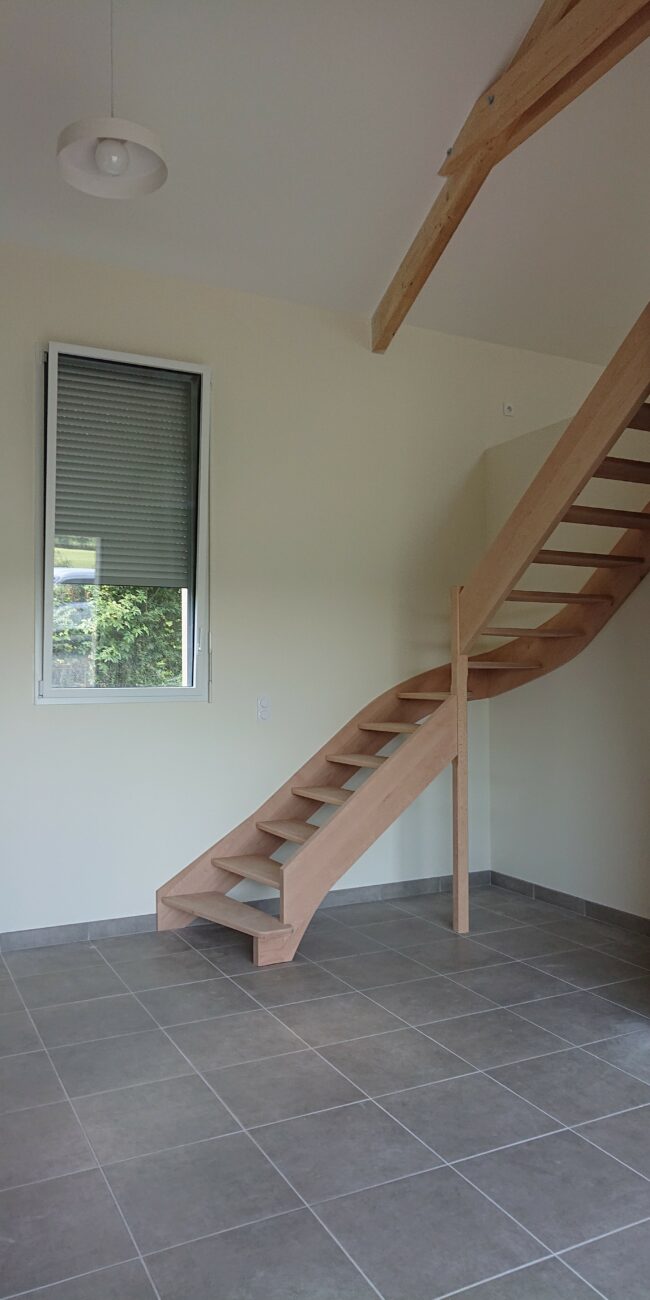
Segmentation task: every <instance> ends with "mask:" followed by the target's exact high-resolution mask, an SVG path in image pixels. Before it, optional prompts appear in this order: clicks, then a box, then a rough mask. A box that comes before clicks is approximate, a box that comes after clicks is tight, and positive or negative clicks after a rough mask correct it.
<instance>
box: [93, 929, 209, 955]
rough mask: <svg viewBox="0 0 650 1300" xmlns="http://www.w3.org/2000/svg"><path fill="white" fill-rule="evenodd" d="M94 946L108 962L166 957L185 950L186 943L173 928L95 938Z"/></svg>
mask: <svg viewBox="0 0 650 1300" xmlns="http://www.w3.org/2000/svg"><path fill="white" fill-rule="evenodd" d="M95 947H96V948H97V950H98V951H99V952H100V953H101V954H102V956H104V957H105V958H106V959H107V961H110V962H114V961H115V962H122V961H139V960H141V959H142V958H144V957H168V956H170V955H171V954H173V953H183V952H187V945H186V944H185V943H184V941H183V940H182V939H179V937H178V935H176V934H174V932H173V930H162V931H160V933H156V932H154V933H153V934H152V933H147V934H123V935H117V936H116V937H115V938H114V939H96V940H95Z"/></svg>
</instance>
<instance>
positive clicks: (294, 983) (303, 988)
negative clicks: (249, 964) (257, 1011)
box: [235, 957, 367, 1007]
mask: <svg viewBox="0 0 650 1300" xmlns="http://www.w3.org/2000/svg"><path fill="white" fill-rule="evenodd" d="M351 960H352V961H361V960H364V959H363V958H360V957H353V958H351ZM365 960H367V959H365ZM344 961H347V958H344ZM343 978H345V977H343ZM235 982H236V983H237V984H238V985H239V987H240V988H241V989H243V990H244V992H245V993H249V994H250V996H251V997H252V998H255V1000H256V1001H257V1002H261V1004H262V1006H265V1007H281V1006H284V1005H286V1004H287V1003H288V1002H302V1001H304V1000H305V999H307V998H321V997H326V996H327V994H328V993H342V992H343V989H344V987H345V985H344V984H342V983H341V980H339V979H337V978H336V977H335V976H334V975H331V974H330V973H329V971H326V970H320V969H319V967H317V966H309V965H306V964H303V965H298V966H287V967H286V968H284V969H283V970H267V971H259V972H258V973H257V974H256V975H241V976H238V977H237V978H236V980H235Z"/></svg>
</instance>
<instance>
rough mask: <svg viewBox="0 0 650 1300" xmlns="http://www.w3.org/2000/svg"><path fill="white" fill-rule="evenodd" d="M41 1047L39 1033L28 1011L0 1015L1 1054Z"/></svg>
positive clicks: (6, 1054)
mask: <svg viewBox="0 0 650 1300" xmlns="http://www.w3.org/2000/svg"><path fill="white" fill-rule="evenodd" d="M36 1047H40V1043H39V1041H38V1034H36V1033H35V1032H34V1026H33V1024H32V1022H31V1020H30V1018H29V1016H28V1015H27V1012H26V1011H11V1012H9V1013H8V1014H7V1015H0V1056H9V1055H11V1054H12V1053H13V1052H30V1051H32V1049H33V1048H36Z"/></svg>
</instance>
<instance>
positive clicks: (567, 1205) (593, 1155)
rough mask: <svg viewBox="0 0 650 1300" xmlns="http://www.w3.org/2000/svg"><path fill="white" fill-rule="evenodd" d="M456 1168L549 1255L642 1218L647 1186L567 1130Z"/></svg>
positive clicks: (648, 1199) (649, 1198)
mask: <svg viewBox="0 0 650 1300" xmlns="http://www.w3.org/2000/svg"><path fill="white" fill-rule="evenodd" d="M462 1169H463V1174H464V1175H465V1177H466V1178H469V1179H470V1181H471V1182H472V1183H475V1184H476V1186H477V1187H480V1188H481V1190H482V1191H484V1192H486V1193H487V1195H488V1196H491V1197H492V1198H493V1200H495V1201H496V1202H497V1204H498V1205H501V1206H502V1207H503V1209H504V1210H507V1211H508V1212H509V1213H510V1214H512V1215H514V1217H515V1218H516V1219H517V1220H518V1221H519V1223H522V1224H523V1225H524V1226H525V1227H526V1228H528V1229H530V1231H531V1232H533V1233H535V1235H536V1236H538V1237H539V1238H541V1240H542V1241H543V1242H544V1243H545V1244H546V1245H547V1246H548V1247H550V1249H551V1250H553V1251H560V1250H566V1249H567V1247H569V1246H575V1245H577V1244H578V1243H579V1242H582V1241H586V1240H587V1239H588V1238H590V1237H596V1236H599V1235H600V1234H601V1233H604V1232H610V1231H611V1230H612V1229H614V1228H621V1227H624V1226H627V1225H629V1224H630V1223H635V1222H636V1221H637V1220H639V1219H643V1218H645V1217H647V1216H650V1183H648V1182H646V1181H645V1180H644V1179H643V1178H641V1177H640V1176H639V1174H635V1173H632V1172H630V1171H629V1170H627V1169H624V1168H623V1166H622V1165H620V1164H617V1162H616V1161H615V1160H612V1159H611V1157H610V1156H608V1155H605V1154H604V1152H602V1151H598V1150H597V1149H596V1147H593V1146H590V1145H589V1143H588V1142H584V1141H583V1140H582V1138H580V1137H578V1136H577V1134H575V1133H569V1132H566V1131H565V1132H562V1133H555V1134H552V1135H551V1136H550V1137H543V1138H537V1139H535V1140H534V1141H532V1142H522V1143H520V1145H519V1146H514V1147H506V1148H504V1149H503V1150H501V1151H494V1152H492V1153H491V1154H489V1155H484V1156H476V1157H475V1159H473V1160H466V1161H465V1162H464V1163H463V1166H462Z"/></svg>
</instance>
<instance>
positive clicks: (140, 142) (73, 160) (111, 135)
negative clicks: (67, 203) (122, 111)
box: [56, 0, 167, 199]
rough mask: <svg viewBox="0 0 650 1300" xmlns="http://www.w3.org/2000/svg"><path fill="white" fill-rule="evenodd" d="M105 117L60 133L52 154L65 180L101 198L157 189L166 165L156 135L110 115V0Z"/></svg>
mask: <svg viewBox="0 0 650 1300" xmlns="http://www.w3.org/2000/svg"><path fill="white" fill-rule="evenodd" d="M110 81H111V92H110V93H111V103H110V116H109V117H86V118H82V119H81V121H80V122H72V123H71V124H70V126H66V127H65V129H64V130H63V131H62V132H61V134H60V135H59V138H58V141H57V146H56V153H57V159H58V163H59V170H60V172H61V175H62V176H63V178H64V180H66V181H67V182H68V184H69V185H74V187H75V189H77V190H83V191H84V193H86V194H96V195H98V197H99V198H106V199H130V198H133V197H134V196H135V195H137V194H149V193H150V192H151V191H152V190H157V189H159V188H160V186H161V185H163V184H164V182H165V180H166V179H167V165H166V163H165V159H164V157H163V152H162V146H161V144H160V140H159V139H158V136H157V135H154V132H153V131H149V130H148V128H147V127H146V126H139V125H138V124H137V122H127V121H126V120H125V118H122V117H115V115H114V112H113V0H110Z"/></svg>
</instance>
